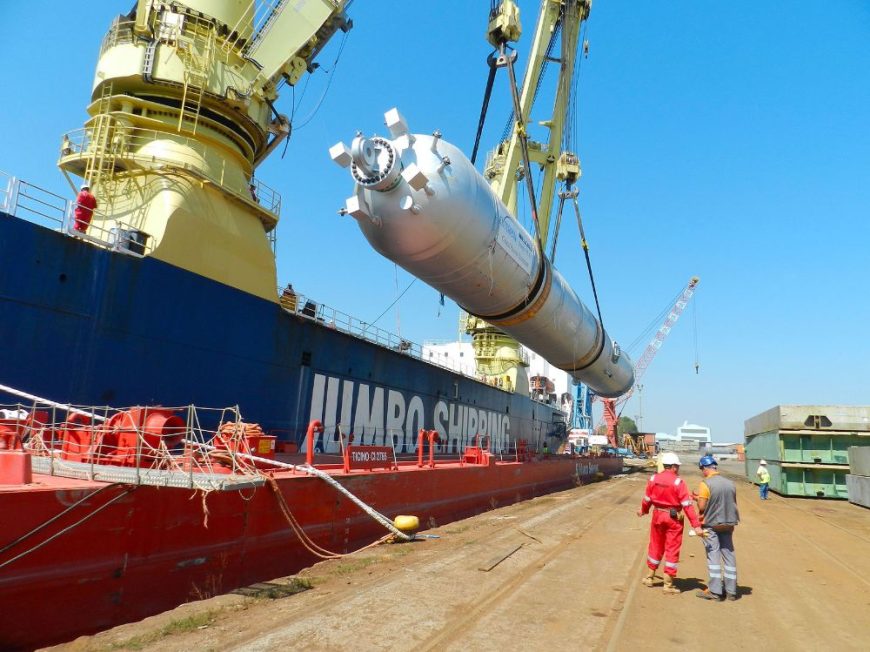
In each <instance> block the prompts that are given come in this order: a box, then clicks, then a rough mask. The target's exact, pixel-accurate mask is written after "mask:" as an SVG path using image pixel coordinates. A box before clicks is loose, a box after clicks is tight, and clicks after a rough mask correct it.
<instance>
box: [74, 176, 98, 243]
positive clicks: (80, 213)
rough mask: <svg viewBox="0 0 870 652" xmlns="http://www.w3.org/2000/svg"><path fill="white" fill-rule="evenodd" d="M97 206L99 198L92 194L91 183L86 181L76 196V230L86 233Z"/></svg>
mask: <svg viewBox="0 0 870 652" xmlns="http://www.w3.org/2000/svg"><path fill="white" fill-rule="evenodd" d="M96 207H97V198H96V197H94V196H93V195H92V194H91V185H90V184H89V183H88V182H87V181H85V182H84V183H83V184H82V185H81V187H80V188H79V194H78V196H77V197H76V208H75V211H73V215H74V217H75V222H74V223H73V229H74V230H75V231H78V232H79V233H85V232H86V231H87V230H88V226H89V225H90V223H91V218H92V217H93V216H94V209H95V208H96Z"/></svg>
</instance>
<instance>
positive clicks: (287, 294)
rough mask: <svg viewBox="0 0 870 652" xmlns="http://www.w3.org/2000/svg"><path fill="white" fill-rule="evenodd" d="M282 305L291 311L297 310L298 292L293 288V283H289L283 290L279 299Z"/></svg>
mask: <svg viewBox="0 0 870 652" xmlns="http://www.w3.org/2000/svg"><path fill="white" fill-rule="evenodd" d="M278 303H280V304H281V307H282V308H284V309H285V310H289V311H290V312H296V292H295V291H294V290H293V284H292V283H288V284H287V287H286V288H284V291H283V292H281V298H280V299H279V300H278Z"/></svg>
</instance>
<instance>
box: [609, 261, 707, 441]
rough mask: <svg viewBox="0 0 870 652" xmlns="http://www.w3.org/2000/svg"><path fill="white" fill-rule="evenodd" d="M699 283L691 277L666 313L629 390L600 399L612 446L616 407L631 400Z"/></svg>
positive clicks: (645, 350) (645, 351)
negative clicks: (616, 395)
mask: <svg viewBox="0 0 870 652" xmlns="http://www.w3.org/2000/svg"><path fill="white" fill-rule="evenodd" d="M700 281H701V279H700V278H698V277H697V276H693V277H692V278H691V279H689V283H688V284H687V285H686V287H685V288H683V291H682V292H681V293H680V295H679V297H677V300H676V301H675V302H674V305H673V306H672V307H671V309H670V310H669V311H668V315H667V317H665V321H664V322H662V325H661V326H659V329H658V330H657V331H656V334H655V336H654V337H653V338H652V340H650V343H649V344H647V347H646V349H644V352H643V354H642V355H641V356H640V359H639V360H638V361H637V364H636V365H635V366H634V384H633V385H632V386H631V389H629V390H628V391H627V392H626V393H625V394H623V395H622V396H620V397H618V398H602V399H601V401H602V403H603V407H604V412H603V416H602V418H603V419H604V424H605V426H606V428H607V439H608V441H609V442H610V444H611V445H612V446H616V444H617V426H618V424H619V415H618V414H617V411H616V408H617V406H618V405H622V404H624V403H625V402H626V401H627V400H628V399H630V398H631V395H632V394H633V393H634V389H635V387H637V383H638V381H639V380H640V378H641V377H642V376H643V374H644V372H645V371H646V370H647V367H649V365H650V363H651V362H652V361H653V358H655V356H656V353H658V352H659V349H660V348H662V344H663V343H664V341H665V338H666V337H667V336H668V335H669V334H670V332H671V329H672V328H673V327H674V324H676V323H677V320H678V319H679V318H680V315H682V314H683V310H685V309H686V306H687V305H688V303H689V301H691V299H692V295H694V294H695V288H697V287H698V283H699V282H700Z"/></svg>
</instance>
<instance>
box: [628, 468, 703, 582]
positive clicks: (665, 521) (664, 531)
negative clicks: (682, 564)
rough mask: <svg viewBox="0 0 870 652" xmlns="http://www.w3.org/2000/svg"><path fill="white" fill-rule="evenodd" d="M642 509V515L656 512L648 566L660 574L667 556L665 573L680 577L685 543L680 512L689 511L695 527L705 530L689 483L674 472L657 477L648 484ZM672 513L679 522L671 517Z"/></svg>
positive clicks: (667, 471)
mask: <svg viewBox="0 0 870 652" xmlns="http://www.w3.org/2000/svg"><path fill="white" fill-rule="evenodd" d="M640 509H641V513H642V514H648V513H649V512H650V510H652V523H650V534H649V549H648V551H647V566H649V568H651V569H652V570H656V569H657V568H658V567H659V564H660V563H661V559H662V557H663V556H664V559H665V569H664V572H665V573H666V574H667V575H670V576H674V575H676V574H677V566H678V564H679V561H680V547H681V546H682V543H683V519H682V515H681V514H679V512H681V511H685V513H686V516H687V517H688V518H689V522H690V523H691V524H692V526H693V527H700V526H701V523H700V521H699V520H698V515H697V514H696V513H695V508H694V506H693V505H692V499H691V497H690V496H689V490H688V489H687V488H686V483H685V482H683V481H682V479H681V478H680V477H679V476H678V475H677V474H676V473H675V472H674V471H673V470H672V469H666V470H665V471H663V472H662V473H656V474H655V475H653V476H652V477H651V478H650V480H649V483H648V484H647V489H646V495H645V496H644V498H643V500H642V501H641V508H640ZM671 510H673V511H674V513H675V514H677V517H676V518H674V517H672V516H671Z"/></svg>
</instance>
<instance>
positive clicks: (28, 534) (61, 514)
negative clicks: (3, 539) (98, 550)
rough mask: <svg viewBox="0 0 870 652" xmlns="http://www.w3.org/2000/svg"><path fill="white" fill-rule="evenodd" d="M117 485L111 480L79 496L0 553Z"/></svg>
mask: <svg viewBox="0 0 870 652" xmlns="http://www.w3.org/2000/svg"><path fill="white" fill-rule="evenodd" d="M118 486H122V485H121V483H118V482H113V483H112V484H108V485H106V486H104V487H100V488H99V489H97V490H96V491H93V492H91V493H89V494H88V495H87V496H85V497H83V498H80V499H79V500H77V501H76V502H74V503H73V504H72V505H70V506H69V507H67V508H66V509H65V510H63V511H62V512H60V513H58V514H55V515H54V516H52V517H51V518H50V519H48V520H47V521H45V522H43V523H42V524H41V525H37V526H36V527H35V528H33V529H32V530H31V531H30V532H27V533H26V534H22V535H21V536H20V537H18V538H17V539H15V541H11V542H9V543H7V544H6V545H5V546H3V547H2V548H0V555H2V554H3V553H4V552H6V551H7V550H9V549H10V548H14V547H15V546H17V545H18V544H19V543H21V542H22V541H25V540H26V539H29V538H30V537H31V536H33V535H34V534H36V533H37V532H39V531H41V530H43V529H44V528H46V527H48V526H49V525H51V524H52V523H54V522H55V521H56V520H58V519H59V518H61V517H63V516H64V515H65V514H68V513H69V512H71V511H72V510H74V509H75V508H76V507H78V506H79V505H81V504H82V503H84V502H86V501H87V500H90V499H91V498H93V497H95V496H96V495H97V494H99V493H102V492H103V491H106V490H107V489H110V488H112V487H118Z"/></svg>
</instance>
